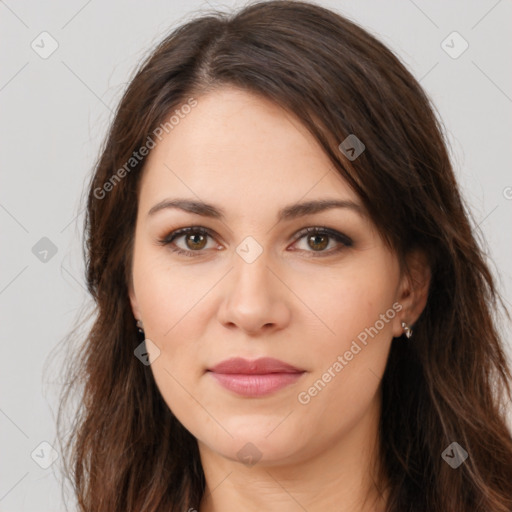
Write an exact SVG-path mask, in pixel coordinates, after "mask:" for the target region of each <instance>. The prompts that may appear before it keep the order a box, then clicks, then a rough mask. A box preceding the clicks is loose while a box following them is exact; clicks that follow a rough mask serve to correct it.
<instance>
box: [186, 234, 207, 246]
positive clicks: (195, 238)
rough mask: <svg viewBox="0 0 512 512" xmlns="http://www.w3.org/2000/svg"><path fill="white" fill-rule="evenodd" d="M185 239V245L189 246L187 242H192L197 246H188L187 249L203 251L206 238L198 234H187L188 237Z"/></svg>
mask: <svg viewBox="0 0 512 512" xmlns="http://www.w3.org/2000/svg"><path fill="white" fill-rule="evenodd" d="M185 238H186V241H187V245H189V244H188V242H190V241H192V243H193V244H198V245H195V247H194V246H190V245H189V247H190V248H191V249H203V248H204V246H205V245H206V236H205V235H202V234H200V233H193V234H188V235H186V237H185Z"/></svg>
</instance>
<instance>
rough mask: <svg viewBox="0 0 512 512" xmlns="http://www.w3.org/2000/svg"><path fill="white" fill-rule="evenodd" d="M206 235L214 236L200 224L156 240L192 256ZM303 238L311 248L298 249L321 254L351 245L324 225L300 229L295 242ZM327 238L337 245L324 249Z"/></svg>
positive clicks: (327, 242) (341, 234)
mask: <svg viewBox="0 0 512 512" xmlns="http://www.w3.org/2000/svg"><path fill="white" fill-rule="evenodd" d="M208 237H211V238H214V237H213V234H212V233H211V232H210V230H209V229H206V228H203V227H201V226H191V227H187V228H181V229H177V230H176V231H173V232H171V233H169V234H168V235H167V236H166V237H164V238H163V239H160V240H158V243H159V244H160V245H169V246H170V249H171V251H172V252H175V253H177V254H181V255H184V256H192V257H193V256H200V255H201V254H202V253H203V252H204V251H202V249H205V248H206V245H207V241H208ZM180 238H184V242H185V248H182V247H179V246H177V245H176V243H175V240H179V239H180ZM303 238H305V239H306V243H307V247H309V248H311V249H313V250H312V251H310V250H308V249H300V250H302V251H304V252H314V253H321V255H324V253H325V255H330V254H333V253H337V252H339V251H341V250H343V249H344V248H346V247H351V246H352V245H353V241H352V240H351V239H350V238H349V237H348V236H346V235H344V234H343V233H339V232H338V231H335V230H333V229H329V228H324V227H309V228H306V229H303V230H301V231H300V232H299V233H297V235H296V237H295V240H296V242H295V243H297V242H298V241H299V240H302V239H303ZM329 239H334V240H335V241H336V242H337V243H338V244H339V245H338V246H337V247H334V248H331V249H330V250H328V251H325V248H326V247H327V246H328V245H329ZM189 249H191V250H189ZM294 250H295V249H294Z"/></svg>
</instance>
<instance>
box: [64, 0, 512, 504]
mask: <svg viewBox="0 0 512 512" xmlns="http://www.w3.org/2000/svg"><path fill="white" fill-rule="evenodd" d="M226 84H229V85H234V86H236V87H239V88H241V89H244V90H247V91H250V92H252V93H256V94H260V95H262V96H263V97H266V98H268V99H271V100H272V101H274V102H276V103H278V104H279V105H281V106H282V107H284V108H285V109H287V110H288V111H289V112H291V113H292V114H293V115H295V116H297V117H298V118H299V119H300V120H301V121H302V122H303V124H304V125H305V126H306V127H307V128H308V129H309V131H310V132H311V133H312V135H313V136H314V137H315V138H316V139H317V140H318V141H319V143H320V144H321V147H322V148H323V149H324V150H325V152H326V154H327V155H328V156H329V158H330V159H331V161H332V163H333V166H334V168H335V169H336V171H337V172H339V174H340V176H342V177H343V178H344V179H345V180H346V181H347V182H348V183H349V185H350V186H352V187H353V189H354V190H355V192H356V193H357V194H358V195H359V196H360V198H361V200H362V201H363V202H364V205H365V207H366V208H367V210H368V212H369V214H370V216H371V218H372V219H373V222H374V223H375V225H376V226H377V228H378V230H379V231H380V233H381V234H382V236H383V237H384V239H385V240H386V242H387V243H388V244H389V245H390V247H392V248H393V250H394V251H395V252H396V254H397V257H398V258H399V260H400V261H405V259H406V255H407V254H408V253H409V251H412V250H414V249H418V250H420V251H423V253H424V254H425V255H426V257H427V259H428V262H429V265H430V268H431V275H432V277H431V284H430V291H429V298H428V301H427V305H426V307H425V310H424V311H423V313H422V315H421V316H420V318H419V320H418V321H417V323H416V324H415V325H414V338H413V339H412V340H409V341H405V340H404V339H402V338H398V339H395V340H394V341H393V343H392V347H391V352H390V355H389V361H388V365H387V368H386V371H385V374H384V376H383V379H382V400H383V405H382V411H383V413H382V417H381V421H380V437H381V446H380V452H381V455H382V468H383V471H384V473H385V475H386V480H385V481H386V482H387V485H388V487H387V489H386V492H387V493H388V496H389V499H388V503H387V508H386V511H387V512H392V511H393V512H407V511H411V512H412V511H415V512H420V511H425V512H426V511H428V512H433V511H442V512H449V511H454V512H461V511H465V512H468V511H475V512H476V511H486V512H487V511H489V510H492V511H494V512H510V511H511V510H512V438H511V433H510V430H509V429H508V427H507V424H506V420H505V407H507V406H508V404H509V403H510V401H511V387H510V382H511V373H510V368H509V367H508V366H507V360H506V357H505V353H504V348H503V345H502V341H501V340H500V337H499V333H498V328H497V323H496V322H498V320H499V317H498V316H497V312H498V310H500V311H501V309H500V308H501V307H502V302H501V300H500V297H499V294H498V292H497V291H496V288H495V284H494V281H493V277H492V275H491V273H490V271H489V269H488V267H487V265H486V262H485V257H484V255H483V251H482V249H481V243H480V242H479V241H478V240H477V239H476V236H477V233H478V232H477V230H476V228H474V227H472V221H471V217H470V214H469V212H468V210H467V208H466V207H465V205H464V203H463V201H462V199H461V197H460V195H459V191H458V186H457V183H456V180H455V177H454V173H453V170H452V167H451V163H450V159H449V155H448V151H447V142H446V137H445V135H444V130H443V126H442V124H441V121H440V120H439V118H438V116H437V115H436V114H435V108H434V106H433V105H432V104H431V102H430V100H429V98H428V96H427V95H426V94H425V92H424V91H423V90H422V88H421V87H420V85H419V84H418V82H417V81H416V80H415V78H414V77H413V76H412V75H411V74H410V73H409V72H408V71H407V70H406V68H405V67H404V66H403V64H402V63H401V62H400V61H399V59H398V58H397V57H396V56H395V55H394V54H393V53H392V52H391V51H390V50H389V49H388V48H386V47H385V46H384V45H383V44H382V43H380V42H379V41H378V40H376V39H375V38H374V37H373V36H371V35H370V34H368V33H367V32H366V31H365V30H363V29H362V28H360V27H359V26H358V25H356V24H355V23H353V22H352V21H349V20H347V19H346V18H344V17H342V16H340V15H338V14H336V13H334V12H332V11H330V10H327V9H325V8H322V7H320V6H317V5H313V4H309V3H306V2H299V1H270V2H262V3H261V2H260V3H254V4H252V5H249V6H247V7H245V8H244V9H242V10H240V11H239V12H236V13H232V14H226V13H212V14H208V15H203V16H201V17H198V18H195V19H193V20H191V21H189V22H187V23H186V24H184V25H182V26H181V27H179V28H178V29H176V30H174V31H173V32H172V33H171V34H170V35H169V36H168V37H166V38H165V39H164V40H163V41H162V42H161V43H160V44H159V45H158V47H157V48H156V49H155V50H154V51H153V52H152V53H151V55H150V56H149V57H148V58H147V59H146V60H145V62H143V63H142V64H141V66H140V67H139V69H138V70H137V71H136V73H135V76H134V77H133V79H132V81H131V83H130V84H129V86H128V88H127V90H126V92H125V94H124V96H123V98H122V100H121V102H120V104H119V107H118V109H117V112H116V114H115V118H114V120H113V123H112V126H111V128H110V132H109V134H108V137H107V139H106V142H105V144H104V147H103V148H102V151H101V155H100V157H99V159H98V161H97V164H96V167H95V172H94V175H93V176H92V179H91V182H90V184H89V189H88V198H87V214H86V220H85V244H84V250H85V257H86V279H87V285H88V290H89V292H90V294H91V295H92V297H93V299H94V302H95V311H94V322H93V325H92V328H91V329H90V331H89V332H87V334H86V336H85V343H84V344H83V347H82V349H81V350H80V351H79V352H78V353H77V354H76V358H75V359H74V360H73V362H72V363H70V365H69V369H68V371H69V375H68V380H67V382H68V384H67V386H66V387H65V390H64V392H63V394H62V400H61V409H59V422H58V425H59V427H60V426H61V421H60V419H61V411H62V410H64V407H65V404H66V403H67V401H68V398H69V396H70V393H71V390H72V389H75V388H77V389H79V390H80V398H81V400H80V406H79V410H78V411H77V414H76V415H75V416H74V421H73V423H72V427H71V430H70V433H68V437H69V438H68V439H67V442H66V444H65V446H64V447H63V448H62V449H63V451H65V454H66V459H65V460H66V461H67V462H66V470H67V471H68V472H69V474H70V475H71V476H72V481H73V485H74V492H75V493H76V497H77V500H78V504H79V507H80V510H81V511H87V512H96V511H97V512H99V511H102V512H104V511H107V510H108V511H109V512H157V511H171V510H172V511H178V510H179V511H182V510H187V509H188V508H189V507H194V508H196V509H197V508H199V503H200V500H201V497H202V495H203V493H204V490H205V479H204V474H203V471H202V467H201V463H200V458H199V453H198V448H197V441H196V439H195V438H194V437H193V436H192V435H191V434H190V433H189V432H188V431H187V430H186V429H185V428H184V427H183V426H182V425H181V424H180V423H179V421H178V420H177V419H176V418H175V417H174V416H173V414H172V412H171V411H170V410H169V408H168V407H167V405H166V404H165V402H164V401H163V399H162V397H161V395H160V393H159V391H158V388H157V387H156V385H155V382H154V379H153V376H152V373H151V369H150V367H148V366H145V365H143V364H141V362H140V361H139V360H138V359H137V358H136V357H134V349H135V348H136V347H137V345H138V344H139V343H140V339H138V337H137V332H136V328H135V323H134V318H133V314H132V310H131V308H130V303H129V299H128V283H129V280H130V279H131V255H132V248H133V239H134V228H135V220H136V215H137V202H138V183H139V182H140V177H141V173H142V170H143V168H144V163H145V161H146V157H141V158H140V159H139V158H137V159H136V161H135V160H130V158H133V154H134V151H137V150H138V149H139V148H141V147H142V146H144V145H148V137H153V138H154V134H155V130H157V129H158V127H159V126H160V125H161V124H162V123H165V122H166V120H168V117H169V115H170V113H172V112H173V111H174V110H175V109H177V108H179V107H180V106H182V105H185V104H186V103H187V102H189V101H190V98H196V99H197V100H198V101H200V97H201V95H202V94H204V93H206V92H208V91H211V90H213V89H214V88H218V87H222V86H223V85H226ZM350 134H355V135H356V136H357V137H358V138H359V139H360V140H361V141H362V142H363V143H364V145H365V147H366V149H365V151H364V152H363V153H362V154H361V155H360V156H359V157H358V158H357V159H355V160H353V161H351V162H348V161H347V158H345V157H344V155H343V154H342V152H341V151H340V149H339V144H340V143H341V142H342V141H343V140H344V139H345V138H346V137H347V136H348V135H350ZM127 162H131V163H130V165H129V167H127V166H126V163H127ZM123 166H124V167H123ZM122 168H124V169H125V172H120V169H122ZM107 182H108V183H110V186H106V185H105V184H106V183H107ZM478 236H480V235H478ZM61 437H64V436H63V435H62V434H61ZM453 442H457V443H458V444H459V445H460V446H462V447H463V448H464V449H465V450H466V451H467V453H468V458H467V459H466V460H465V461H464V463H463V464H462V465H460V466H459V467H458V468H456V469H453V468H452V467H450V465H449V464H447V462H446V461H445V460H444V459H443V457H442V453H443V452H444V450H445V449H446V448H447V447H449V446H450V445H451V443H453ZM383 490H384V489H383Z"/></svg>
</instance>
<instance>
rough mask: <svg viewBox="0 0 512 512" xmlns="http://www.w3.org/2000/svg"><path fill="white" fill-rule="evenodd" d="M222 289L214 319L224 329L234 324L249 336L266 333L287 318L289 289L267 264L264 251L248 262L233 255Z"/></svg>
mask: <svg viewBox="0 0 512 512" xmlns="http://www.w3.org/2000/svg"><path fill="white" fill-rule="evenodd" d="M223 292H224V297H225V299H224V300H223V301H222V303H221V305H220V307H219V310H218V319H219V321H220V322H221V323H222V324H223V325H224V326H225V327H227V328H230V329H234V328H236V327H238V328H239V329H241V330H242V331H244V332H245V333H246V334H250V335H258V334H261V333H263V332H264V333H266V334H268V333H269V332H270V331H272V330H279V329H283V328H284V327H286V325H287V324H288V323H289V321H290V317H291V312H290V307H289V305H288V303H287V300H288V298H289V296H290V291H289V290H288V288H287V287H286V285H285V284H283V281H282V278H281V279H280V277H279V276H278V272H276V271H275V270H274V269H271V268H270V267H269V262H268V259H267V258H266V257H265V253H263V254H262V255H260V257H259V258H258V259H256V261H253V262H252V263H248V262H246V261H244V260H243V259H242V258H239V257H238V256H237V257H236V258H235V261H234V269H233V270H232V271H231V272H230V273H229V276H227V279H226V281H225V289H224V290H223Z"/></svg>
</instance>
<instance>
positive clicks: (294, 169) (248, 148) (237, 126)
mask: <svg viewBox="0 0 512 512" xmlns="http://www.w3.org/2000/svg"><path fill="white" fill-rule="evenodd" d="M176 200H183V201H188V202H189V203H188V204H189V206H190V204H191V202H199V203H207V204H208V205H210V206H211V208H210V207H203V208H202V210H201V209H200V208H198V207H197V206H196V208H195V210H194V211H193V212H192V211H187V209H181V208H179V207H178V206H176V205H175V206H172V205H171V204H170V202H171V201H176ZM320 200H323V201H337V202H339V205H338V206H336V207H331V208H327V209H317V211H313V210H314V209H313V208H310V209H309V210H308V209H301V208H296V207H297V205H300V204H302V203H306V202H315V201H320ZM289 207H294V208H293V209H290V208H289ZM287 208H288V209H287ZM308 229H309V232H308V231H306V230H308ZM184 230H189V231H184ZM132 271H133V284H132V288H131V290H130V300H131V305H132V310H133V313H134V316H135V318H137V319H141V320H142V322H143V324H144V331H145V335H146V339H149V340H151V342H152V343H149V342H148V343H147V347H148V350H149V352H150V356H151V358H154V360H153V362H152V364H151V370H152V372H153V375H154V378H155V381H156V383H157V386H158V388H159V390H160V392H161V394H162V397H163V399H164V400H165V402H166V403H167V404H168V406H169V408H170V409H171V410H172V412H173V413H174V414H175V416H176V417H177V418H178V419H179V421H180V422H181V423H182V424H183V425H184V426H185V427H186V428H187V429H188V430H189V431H190V432H191V433H192V434H193V435H194V436H195V437H196V438H197V439H198V442H199V445H200V447H202V448H203V449H208V450H211V451H212V452H215V453H216V454H220V455H222V456H223V457H225V458H227V459H232V460H241V458H243V457H244V455H249V456H251V453H253V456H254V457H257V458H260V461H261V462H268V463H269V464H275V463H278V462H284V461H287V462H293V461H298V460H299V459H305V458H307V457H311V456H313V455H314V454H315V453H318V452H320V451H321V450H325V449H326V448H327V447H330V446H333V444H335V443H337V442H339V441H340V440H342V439H343V438H344V437H346V436H348V435H349V433H350V432H351V430H353V429H354V428H355V427H356V426H357V425H358V423H359V422H360V420H361V419H362V418H363V417H365V416H366V415H367V414H368V412H369V411H370V410H371V409H372V408H374V407H375V406H376V404H377V402H378V387H379V379H380V377H381V376H382V373H383V371H384V368H385V365H386V358H387V355H388V352H389V348H390V343H391V340H392V337H393V336H399V335H400V334H401V333H402V329H401V327H400V320H401V319H403V312H404V311H405V309H404V308H403V304H402V303H401V299H402V297H403V296H405V294H406V291H405V287H406V284H404V283H405V281H404V279H403V278H402V277H401V273H400V269H399V265H398V260H397V258H396V256H395V255H394V254H393V253H392V252H391V251H390V250H389V249H388V248H387V247H386V246H385V244H384V242H383V241H382V239H381V238H380V236H379V234H378V232H377V231H376V229H375V227H374V226H373V224H372V223H371V222H370V220H369V219H368V217H367V216H366V213H365V210H364V208H363V206H362V203H361V201H360V199H359V198H358V197H357V195H355V193H354V192H353V191H352V190H351V189H350V188H349V187H348V185H347V183H346V182H345V181H344V180H343V179H342V178H341V177H340V176H339V174H337V172H336V171H335V170H334V169H333V166H332V164H331V162H330V161H329V160H328V157H327V156H326V155H325V154H324V152H323V151H322V150H321V148H320V146H319V145H318V143H317V142H316V141H315V140H314V138H313V137H312V136H311V135H310V134H309V132H308V131H307V130H306V128H304V127H303V126H302V125H301V124H300V122H299V121H298V120H297V119H295V118H294V117H293V116H292V115H291V114H289V113H286V112H285V111H283V110H282V109H281V108H280V107H279V106H278V105H276V104H273V103H271V102H269V101H268V100H265V99H262V98H260V97H258V96H255V95H252V94H249V93H246V92H242V91H240V90H236V89H232V88H223V89H221V90H217V91H215V92H212V93H209V94H207V95H205V96H201V97H198V98H197V106H196V107H195V108H193V109H192V110H191V111H190V113H188V115H186V116H184V117H183V118H182V119H181V120H180V122H179V124H177V125H176V126H174V128H173V129H172V130H171V131H169V133H168V134H166V135H165V136H164V137H163V138H162V140H161V142H159V143H158V144H157V145H156V147H155V148H154V149H153V150H152V152H151V154H150V156H149V159H148V161H147V164H146V167H145V170H144V175H143V177H142V181H141V188H140V195H139V204H138V216H137V223H136V229H135V243H134V254H133V267H132ZM233 357H239V358H243V359H246V360H248V361H249V362H248V363H247V364H246V365H245V367H243V368H239V367H237V366H236V365H235V366H233V365H231V366H230V365H229V364H228V365H226V367H225V368H224V369H222V368H217V371H211V370H212V369H213V370H215V368H214V367H215V366H216V365H218V364H219V363H221V362H223V361H225V360H228V359H230V358H233ZM262 357H266V358H267V357H269V358H275V359H277V360H279V361H281V362H282V363H286V364H287V365H290V366H291V367H292V368H293V369H290V368H289V367H286V366H284V365H283V364H281V363H280V364H277V365H275V366H272V365H270V366H265V365H263V366H262V367H258V366H256V365H252V366H251V362H252V361H254V360H256V359H259V358H262ZM229 372H231V373H229ZM270 372H274V373H273V375H271V374H270ZM248 443H251V444H250V445H249V444H248ZM244 450H245V452H244ZM246 452H247V453H246Z"/></svg>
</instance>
